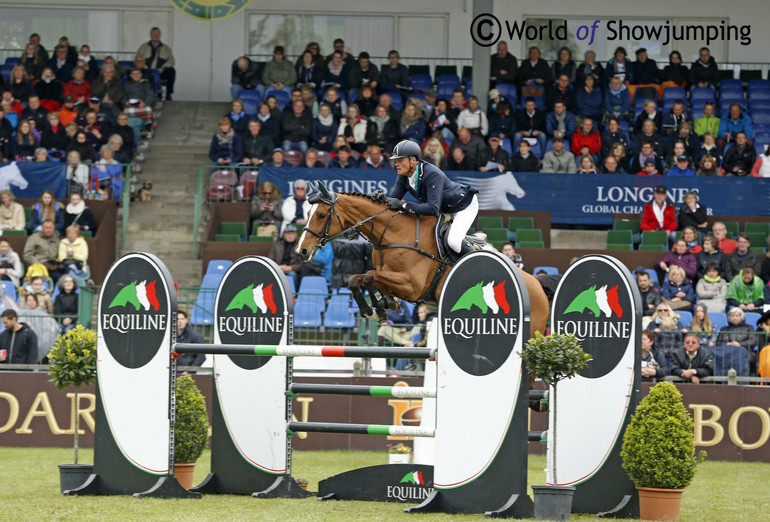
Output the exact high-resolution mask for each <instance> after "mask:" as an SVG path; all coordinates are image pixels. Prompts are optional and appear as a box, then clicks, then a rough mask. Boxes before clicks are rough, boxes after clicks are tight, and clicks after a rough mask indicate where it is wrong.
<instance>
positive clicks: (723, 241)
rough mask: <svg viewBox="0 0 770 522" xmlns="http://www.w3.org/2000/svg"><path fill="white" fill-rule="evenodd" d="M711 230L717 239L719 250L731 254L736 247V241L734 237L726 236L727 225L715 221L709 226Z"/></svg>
mask: <svg viewBox="0 0 770 522" xmlns="http://www.w3.org/2000/svg"><path fill="white" fill-rule="evenodd" d="M711 231H712V232H713V233H714V237H716V238H717V239H718V240H719V250H721V251H722V252H724V253H725V255H727V254H732V253H733V252H734V251H735V249H736V248H738V243H737V242H736V241H735V240H734V239H729V238H728V237H727V227H726V226H725V224H724V223H722V222H719V221H717V222H715V223H714V224H713V225H712V226H711Z"/></svg>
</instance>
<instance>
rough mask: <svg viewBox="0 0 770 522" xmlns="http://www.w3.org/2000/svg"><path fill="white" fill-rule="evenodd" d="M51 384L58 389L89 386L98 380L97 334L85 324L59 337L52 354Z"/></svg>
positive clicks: (49, 357) (50, 366)
mask: <svg viewBox="0 0 770 522" xmlns="http://www.w3.org/2000/svg"><path fill="white" fill-rule="evenodd" d="M48 375H50V376H51V379H50V381H49V382H51V383H53V384H54V385H55V386H56V387H57V388H58V389H60V390H61V389H63V388H66V387H67V386H69V385H73V386H75V387H76V388H80V387H81V386H87V385H89V384H91V383H93V382H94V381H95V380H96V332H95V331H93V330H89V329H88V328H83V325H82V324H79V325H77V326H76V327H75V328H73V329H72V330H70V331H69V332H67V333H65V334H64V335H59V336H58V337H57V338H56V342H55V343H54V345H53V347H52V348H51V351H49V352H48Z"/></svg>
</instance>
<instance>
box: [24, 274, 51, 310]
mask: <svg viewBox="0 0 770 522" xmlns="http://www.w3.org/2000/svg"><path fill="white" fill-rule="evenodd" d="M47 279H48V278H47V277H46V278H44V277H42V276H34V277H30V278H29V283H27V284H26V285H23V286H22V287H21V288H19V296H20V299H19V302H20V304H21V305H22V307H23V306H24V298H25V297H26V296H27V295H30V294H32V295H34V296H36V297H37V301H38V304H40V306H41V307H42V308H43V309H44V310H45V311H46V313H48V314H53V301H52V300H51V292H50V291H49V290H48V289H47V288H46V281H47Z"/></svg>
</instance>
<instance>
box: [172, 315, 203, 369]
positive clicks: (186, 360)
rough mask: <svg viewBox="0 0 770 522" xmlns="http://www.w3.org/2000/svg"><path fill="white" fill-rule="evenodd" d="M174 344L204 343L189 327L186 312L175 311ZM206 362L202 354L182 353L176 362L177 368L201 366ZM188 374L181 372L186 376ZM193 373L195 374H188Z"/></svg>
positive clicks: (200, 336) (197, 333) (195, 331)
mask: <svg viewBox="0 0 770 522" xmlns="http://www.w3.org/2000/svg"><path fill="white" fill-rule="evenodd" d="M176 342H178V343H195V344H202V343H204V342H206V341H205V340H204V339H203V336H202V335H201V334H200V333H199V332H198V331H197V330H195V328H193V327H192V326H190V320H189V319H188V317H187V312H185V311H184V310H177V311H176ZM205 361H206V356H205V355H204V354H202V353H197V354H193V353H184V354H182V355H180V356H179V358H178V359H177V360H176V365H177V367H179V366H202V365H203V363H204V362H205ZM186 373H188V372H182V374H183V375H184V374H186ZM190 373H195V372H190Z"/></svg>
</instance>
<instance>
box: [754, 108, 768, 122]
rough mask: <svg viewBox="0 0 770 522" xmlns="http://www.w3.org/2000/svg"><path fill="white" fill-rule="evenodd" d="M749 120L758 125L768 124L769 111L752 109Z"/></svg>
mask: <svg viewBox="0 0 770 522" xmlns="http://www.w3.org/2000/svg"><path fill="white" fill-rule="evenodd" d="M751 121H752V122H753V123H756V124H759V125H768V124H770V111H754V114H752V115H751Z"/></svg>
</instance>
